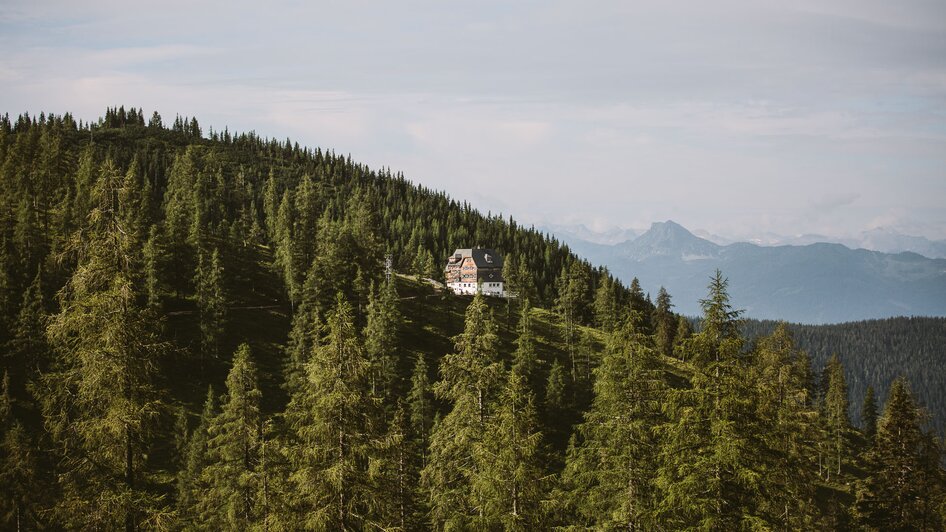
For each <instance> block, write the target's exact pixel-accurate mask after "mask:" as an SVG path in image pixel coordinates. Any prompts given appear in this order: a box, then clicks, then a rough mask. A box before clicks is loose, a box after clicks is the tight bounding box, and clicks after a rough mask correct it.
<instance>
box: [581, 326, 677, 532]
mask: <svg viewBox="0 0 946 532" xmlns="http://www.w3.org/2000/svg"><path fill="white" fill-rule="evenodd" d="M642 326H643V322H642V320H641V318H640V314H639V313H637V312H632V314H631V316H630V317H629V319H628V320H627V323H626V324H625V325H624V326H623V327H622V328H621V329H618V330H616V331H615V332H614V333H613V334H612V336H611V338H610V340H609V342H608V349H607V351H606V353H605V357H604V360H603V361H602V364H601V366H600V367H599V368H598V370H597V371H596V377H597V378H596V380H595V388H594V402H593V404H592V406H591V409H590V410H589V411H588V413H587V414H586V416H585V422H584V423H583V424H582V425H581V426H580V427H579V428H578V436H579V438H578V440H577V442H576V444H575V446H574V447H573V448H572V449H571V450H570V452H569V455H568V462H567V463H566V466H565V471H564V473H563V475H562V476H563V478H562V481H563V484H564V486H565V487H566V489H567V493H566V494H565V497H564V498H565V499H566V506H567V508H568V509H569V510H570V512H569V513H571V514H573V515H574V516H575V517H576V518H577V521H576V522H577V523H582V524H584V525H586V526H590V527H594V528H601V529H626V530H650V529H653V528H656V527H658V521H657V520H656V518H655V515H656V509H657V505H656V503H657V500H656V497H655V492H656V490H655V475H656V468H657V459H658V449H659V445H658V444H659V442H658V441H657V439H656V437H655V434H654V431H653V428H654V427H656V426H658V425H659V424H660V422H661V412H660V408H661V404H662V403H663V397H664V389H665V384H664V381H663V377H662V372H661V369H660V364H659V362H658V359H657V353H656V350H655V349H654V346H653V342H652V340H651V339H650V338H649V337H647V336H645V335H644V334H643V332H642V331H643V328H642Z"/></svg>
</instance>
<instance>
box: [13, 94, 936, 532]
mask: <svg viewBox="0 0 946 532" xmlns="http://www.w3.org/2000/svg"><path fill="white" fill-rule="evenodd" d="M0 165H2V166H0V202H2V206H0V356H2V358H0V372H2V390H0V529H3V530H122V529H124V530H128V531H131V530H240V531H243V530H272V531H278V530H293V531H295V530H332V531H334V530H339V531H343V530H365V531H370V530H404V531H409V530H411V531H412V530H523V531H532V530H619V529H620V530H641V531H661V530H716V531H733V530H878V531H880V530H884V531H886V530H924V531H937V530H943V529H944V526H946V471H944V469H943V458H942V452H943V444H944V441H943V439H942V427H943V424H942V418H943V416H944V412H943V411H942V409H943V405H944V395H943V389H942V388H939V387H938V386H939V384H936V383H938V382H939V381H935V380H932V381H926V380H921V379H919V378H918V377H916V376H917V375H919V374H921V373H923V371H924V368H926V369H929V370H930V371H940V372H941V369H938V368H942V366H943V364H944V362H946V361H944V359H943V356H944V350H943V347H944V344H943V343H942V338H943V336H942V335H943V332H942V331H943V330H944V324H943V320H935V319H931V320H930V321H928V322H924V324H921V325H916V324H914V323H913V322H910V323H909V324H908V325H909V326H910V327H914V329H911V331H912V332H910V333H908V334H906V335H905V336H903V338H908V339H909V341H907V340H904V341H903V342H893V343H891V342H886V343H884V341H883V340H879V341H878V342H879V343H880V344H883V347H882V348H878V349H881V350H883V349H886V350H888V351H889V350H898V349H899V350H900V351H899V352H897V353H889V354H890V356H891V357H895V358H891V359H890V360H896V361H898V362H897V364H896V365H893V366H890V365H887V366H884V367H882V368H879V369H878V368H877V367H875V366H873V365H872V364H871V363H870V362H871V360H876V359H874V358H868V357H854V356H847V355H848V353H849V352H850V350H852V349H855V348H857V349H860V348H861V344H864V343H868V340H864V339H865V338H873V337H872V336H871V335H875V336H876V337H878V338H883V336H881V335H883V334H885V332H884V331H885V330H887V329H890V328H895V327H896V326H897V323H894V322H878V323H874V324H871V323H866V324H861V325H851V326H845V327H843V328H839V327H841V326H837V327H835V328H833V329H830V328H829V329H830V331H834V332H831V334H830V335H829V334H828V333H826V332H825V330H827V329H819V328H817V327H815V328H799V327H795V326H789V325H787V324H778V323H767V324H759V323H757V322H754V323H749V322H747V321H746V320H745V319H744V318H745V317H746V316H744V314H743V313H742V312H741V311H740V310H739V309H740V307H739V301H733V300H731V299H730V297H729V284H728V280H727V278H726V275H725V272H718V271H717V272H716V274H715V276H712V277H708V278H707V290H706V296H705V299H703V300H701V302H700V303H701V306H702V310H703V313H702V316H699V317H697V318H698V319H696V320H695V321H692V320H691V319H689V318H688V317H685V316H680V315H677V314H676V313H674V311H673V309H674V305H673V300H672V296H671V294H669V293H667V291H665V290H660V291H659V293H657V294H654V295H653V297H652V296H651V295H649V294H645V293H644V292H643V290H642V289H641V287H640V286H639V284H638V283H637V282H636V281H634V282H631V283H629V284H628V285H625V284H624V283H622V282H620V281H619V280H617V279H616V278H615V277H614V276H612V275H611V274H610V273H609V272H608V271H607V270H606V269H604V268H601V267H597V266H595V265H592V264H589V263H588V262H586V261H584V260H581V259H580V258H578V257H577V256H576V255H574V254H573V253H571V252H570V251H569V249H568V248H567V247H566V246H565V245H563V244H562V243H560V242H559V241H557V240H556V239H554V238H552V237H550V236H547V235H546V234H544V233H542V232H539V231H537V230H535V229H533V228H531V227H523V226H521V225H519V224H517V223H516V222H515V221H514V220H512V219H511V218H506V217H502V216H498V215H494V214H492V213H487V214H483V213H481V212H479V211H477V210H476V209H474V208H473V207H472V206H471V205H470V204H468V203H464V202H461V201H457V200H455V199H451V198H450V197H448V196H446V194H444V193H441V192H437V191H434V190H430V189H426V188H423V187H420V186H416V185H414V184H412V183H411V182H410V181H409V180H407V179H406V178H405V177H404V176H402V175H400V174H397V173H394V172H392V171H391V170H388V169H384V168H381V169H371V168H368V167H366V166H365V165H362V164H359V163H357V162H354V161H353V160H352V158H351V157H350V156H348V155H341V154H337V153H334V152H333V151H331V150H325V149H315V148H308V147H300V146H299V145H298V144H294V143H293V142H292V141H291V140H285V141H280V140H275V139H265V138H260V137H258V136H256V135H255V134H253V133H239V134H237V133H233V132H230V131H228V130H224V131H203V130H202V129H201V127H200V125H199V123H198V121H197V120H196V119H193V118H183V117H175V118H174V119H173V120H169V119H166V118H164V117H162V116H160V115H159V114H158V113H154V114H152V115H150V116H146V114H145V113H144V112H143V111H142V110H140V109H134V108H132V109H125V108H124V107H121V108H113V109H108V110H107V112H106V114H105V116H104V118H102V119H100V120H98V121H97V122H93V123H82V122H77V121H76V120H74V119H73V117H72V116H71V115H70V114H68V113H67V114H62V115H58V114H41V115H39V116H28V115H25V114H24V115H21V116H18V117H15V118H13V117H3V118H2V120H0ZM474 246H480V247H488V248H492V249H495V250H496V251H498V252H500V253H502V255H503V257H504V259H505V260H504V264H503V277H504V279H505V281H506V283H507V287H508V289H510V290H512V291H513V292H514V293H515V294H516V295H517V297H515V298H507V299H504V298H488V297H483V296H480V295H477V296H457V295H453V294H451V293H449V292H448V291H446V290H444V289H443V288H442V285H441V284H439V283H438V281H440V282H442V281H443V270H444V264H445V261H446V258H447V257H448V256H449V255H450V254H451V253H452V252H453V250H454V249H456V248H470V247H474ZM917 323H919V322H917ZM748 325H751V327H750V326H748ZM858 327H861V328H864V330H863V331H860V332H857V331H858V329H857V328H858ZM851 331H854V332H851ZM799 335H801V336H803V339H804V346H805V347H806V349H811V346H813V345H816V344H817V345H829V346H830V347H829V348H827V349H829V351H830V352H828V351H824V350H822V351H818V352H817V353H812V354H811V355H810V354H809V352H808V351H807V350H803V349H802V342H799V341H796V339H795V337H796V336H799ZM819 335H820V336H819ZM818 338H821V339H822V340H824V341H823V342H821V341H820V340H818ZM825 338H828V340H825ZM871 341H873V340H871ZM819 342H821V343H819ZM855 344H856V345H855ZM914 353H922V358H918V357H916V356H914ZM815 355H817V356H816V357H815V359H813V358H812V356H815ZM832 355H833V356H832ZM851 364H854V365H851ZM898 375H906V376H908V377H909V378H908V377H898ZM931 383H933V384H931ZM936 420H939V421H936ZM935 427H938V429H937V428H935Z"/></svg>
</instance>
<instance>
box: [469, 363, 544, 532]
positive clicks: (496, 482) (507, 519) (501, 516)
mask: <svg viewBox="0 0 946 532" xmlns="http://www.w3.org/2000/svg"><path fill="white" fill-rule="evenodd" d="M498 403H499V404H498V405H497V407H496V412H495V415H493V416H491V417H490V418H489V421H488V422H487V430H486V432H485V433H484V434H483V437H482V439H481V440H480V441H479V442H478V443H477V444H476V446H475V447H474V452H473V458H474V461H475V464H476V465H475V475H474V477H473V479H472V483H471V488H472V493H471V499H472V502H473V505H474V507H475V508H477V510H478V512H479V515H478V516H477V517H476V518H475V519H474V523H475V526H476V527H477V528H480V529H499V528H502V529H503V530H538V529H541V528H543V527H544V525H545V516H544V509H543V508H542V501H543V500H545V499H546V489H547V484H548V482H547V479H546V475H545V474H544V471H543V468H542V455H541V449H542V434H541V433H540V432H539V430H538V427H537V420H536V413H535V406H534V399H533V394H532V392H531V391H530V390H529V386H528V383H527V381H526V378H525V376H524V375H522V374H520V373H519V371H518V370H517V369H513V370H512V371H511V372H509V375H508V377H507V379H506V383H505V386H504V387H503V390H502V393H501V394H500V397H499V401H498Z"/></svg>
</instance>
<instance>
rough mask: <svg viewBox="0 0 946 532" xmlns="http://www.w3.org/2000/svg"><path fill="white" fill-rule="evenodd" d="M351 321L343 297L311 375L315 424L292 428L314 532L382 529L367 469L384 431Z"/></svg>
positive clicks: (302, 495)
mask: <svg viewBox="0 0 946 532" xmlns="http://www.w3.org/2000/svg"><path fill="white" fill-rule="evenodd" d="M352 314H353V311H352V308H351V305H350V304H349V303H348V301H347V300H346V299H345V298H344V296H343V295H342V294H338V296H337V297H336V304H335V310H334V312H333V313H332V315H331V316H330V317H329V320H328V336H327V337H326V340H325V344H324V345H321V346H319V347H318V348H316V349H315V352H314V353H313V356H312V358H311V360H310V361H309V363H308V365H307V368H306V369H307V376H308V387H307V388H306V392H307V393H308V394H309V397H308V398H307V399H306V400H305V401H304V403H305V404H308V405H311V406H310V408H311V410H310V411H309V412H308V416H307V417H308V419H309V420H310V421H309V422H308V423H307V424H305V425H302V426H295V427H292V428H293V430H294V431H295V432H296V434H297V436H296V438H297V440H298V444H299V445H300V449H299V450H298V452H297V453H296V454H297V456H298V458H297V464H294V467H295V472H294V473H293V474H292V481H293V483H294V484H295V486H297V497H298V498H299V499H300V501H301V503H302V506H303V508H302V510H301V511H302V512H303V515H304V516H305V517H304V522H303V523H302V524H301V525H302V526H303V527H304V528H307V529H318V530H324V529H334V530H351V529H364V528H369V527H370V526H373V525H374V524H376V523H377V513H378V512H377V510H378V509H377V505H376V503H377V502H378V501H376V500H375V498H374V497H373V494H374V491H373V489H374V486H373V480H372V478H371V475H370V473H369V471H368V469H367V467H368V463H369V459H370V458H371V457H373V456H374V453H375V452H376V447H377V445H376V441H377V439H378V438H379V434H380V433H381V430H382V426H381V423H380V422H379V414H378V406H377V401H376V400H374V399H373V398H372V397H371V395H370V393H369V392H370V390H369V386H370V384H369V373H370V365H369V362H368V359H367V358H366V357H365V354H364V348H363V347H362V345H361V341H360V340H359V338H358V336H357V334H356V331H355V325H354V321H353V320H354V318H353V315H352ZM300 402H302V401H300Z"/></svg>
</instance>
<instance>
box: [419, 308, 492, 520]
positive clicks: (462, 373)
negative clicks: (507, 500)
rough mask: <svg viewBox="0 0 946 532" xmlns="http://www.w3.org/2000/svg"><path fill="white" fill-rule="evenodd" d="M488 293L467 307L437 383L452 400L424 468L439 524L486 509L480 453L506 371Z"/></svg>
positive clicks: (443, 395) (424, 480)
mask: <svg viewBox="0 0 946 532" xmlns="http://www.w3.org/2000/svg"><path fill="white" fill-rule="evenodd" d="M483 297H484V296H483V295H482V294H477V295H476V296H474V298H473V301H472V302H471V303H470V305H469V307H467V310H466V319H465V323H464V330H463V333H461V334H460V335H459V336H457V337H456V338H455V340H456V352H454V353H451V354H448V355H446V356H444V357H443V358H442V359H441V361H440V380H439V381H438V382H437V383H436V385H435V386H434V391H435V393H436V394H437V396H438V397H439V398H440V399H442V400H445V401H449V402H451V403H452V409H451V410H450V413H448V414H447V415H446V416H445V417H444V418H443V420H442V421H441V422H440V423H438V424H437V426H436V427H435V429H434V431H433V434H432V436H431V441H430V456H429V458H428V461H427V465H426V467H424V470H423V472H422V473H421V482H422V483H423V485H424V487H425V488H426V490H427V492H428V494H429V500H430V518H431V521H432V525H433V526H434V528H437V529H440V528H468V527H471V526H474V523H475V522H476V518H477V517H482V512H483V509H482V508H478V507H477V506H476V504H475V501H474V500H473V499H472V497H471V495H472V490H473V487H472V485H473V482H474V480H475V479H476V478H477V476H478V475H479V474H480V473H481V469H480V467H479V463H478V462H477V461H476V459H475V458H474V453H475V451H476V448H477V446H478V445H479V444H480V442H481V441H482V438H483V436H484V434H485V431H486V430H487V421H488V418H489V415H490V413H491V412H490V408H491V406H492V402H493V399H494V397H495V394H496V388H497V381H498V379H499V377H500V375H501V371H502V366H501V364H500V363H499V362H498V356H499V353H498V341H499V339H498V337H497V335H496V326H495V324H494V323H493V320H492V317H491V314H490V312H489V307H487V305H486V301H485V300H484V299H483Z"/></svg>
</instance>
